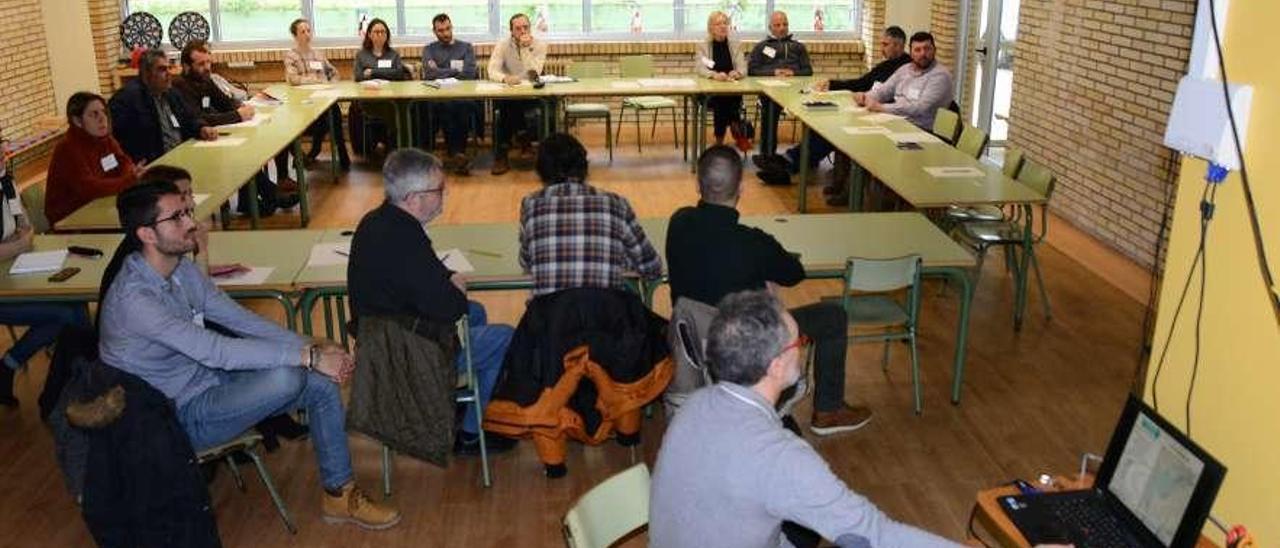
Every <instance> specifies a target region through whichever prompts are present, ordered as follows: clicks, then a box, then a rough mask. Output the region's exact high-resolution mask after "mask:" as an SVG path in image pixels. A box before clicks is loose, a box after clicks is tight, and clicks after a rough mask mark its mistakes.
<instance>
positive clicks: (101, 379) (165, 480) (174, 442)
mask: <svg viewBox="0 0 1280 548" xmlns="http://www.w3.org/2000/svg"><path fill="white" fill-rule="evenodd" d="M86 373H87V375H86V379H85V382H84V383H83V384H82V385H80V386H69V387H68V390H72V389H79V390H81V393H80V396H79V397H78V398H77V400H78V401H79V402H81V404H83V402H85V401H86V400H87V401H89V402H92V403H91V404H90V405H92V404H98V403H100V402H103V401H109V398H96V396H98V395H101V394H105V393H107V392H109V391H111V390H113V389H114V387H116V386H119V387H121V388H123V390H124V405H123V409H122V412H120V411H121V410H120V409H119V406H118V405H117V406H115V408H116V409H115V410H114V411H115V412H114V413H109V414H100V415H98V416H107V417H110V416H112V415H114V414H115V413H118V416H117V417H115V418H114V420H110V419H108V420H106V421H103V422H106V424H103V425H100V426H98V427H96V428H89V429H85V430H84V431H85V432H87V433H88V436H89V458H88V467H87V469H86V471H85V478H84V503H83V507H82V508H81V511H82V513H83V515H84V520H85V523H86V524H87V525H88V526H89V532H90V533H92V534H93V538H94V540H95V541H97V543H98V545H99V546H102V547H104V548H115V547H121V548H135V547H143V546H147V547H150V546H184V547H191V548H205V547H219V546H221V545H222V543H221V541H220V540H219V539H218V527H217V524H216V523H215V522H214V518H213V511H212V509H211V507H210V499H209V490H208V488H206V487H205V482H204V477H203V476H201V474H200V466H199V465H198V464H197V463H196V455H195V452H194V451H193V450H192V448H191V442H190V441H189V440H188V439H187V434H186V432H185V431H184V430H183V429H182V424H180V423H179V422H178V417H177V414H176V410H175V409H174V406H173V402H172V401H171V400H169V398H167V397H165V395H164V394H163V393H161V392H160V391H159V390H156V389H155V388H153V387H152V386H151V385H150V384H147V382H146V381H144V380H142V379H141V378H138V377H136V376H134V375H131V374H129V373H126V372H124V371H121V370H119V369H116V368H113V367H110V366H107V365H105V364H103V363H101V362H97V363H95V364H93V365H92V366H90V368H89V371H87V372H86ZM95 398H96V399H95ZM69 415H70V413H69ZM77 422H78V421H76V420H73V421H72V423H73V424H76V423H77Z"/></svg>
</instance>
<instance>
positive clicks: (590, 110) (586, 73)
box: [564, 61, 639, 163]
mask: <svg viewBox="0 0 1280 548" xmlns="http://www.w3.org/2000/svg"><path fill="white" fill-rule="evenodd" d="M565 73H566V75H567V76H569V77H571V78H575V79H580V78H604V63H602V62H600V61H574V62H573V64H571V65H569V66H568V68H566V69H565ZM637 115H638V113H637ZM586 118H604V143H605V146H606V147H608V149H609V162H610V163H612V162H613V113H612V112H610V111H609V105H607V104H605V103H571V102H567V101H566V102H565V105H564V126H565V130H566V131H567V130H568V129H569V122H570V121H571V120H580V119H586ZM636 123H637V127H639V125H638V124H639V122H636Z"/></svg>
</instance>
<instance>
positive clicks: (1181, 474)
mask: <svg viewBox="0 0 1280 548" xmlns="http://www.w3.org/2000/svg"><path fill="white" fill-rule="evenodd" d="M1226 473H1227V469H1226V468H1225V467H1224V466H1222V464H1221V463H1219V462H1218V461H1217V460H1215V459H1214V458H1213V457H1212V456H1210V455H1209V454H1208V453H1206V452H1205V451H1204V450H1203V449H1201V448H1200V447H1199V446H1198V445H1196V444H1195V443H1193V442H1192V441H1191V440H1190V439H1188V438H1187V437H1186V436H1185V435H1183V434H1182V432H1179V431H1178V429H1176V428H1174V427H1173V426H1172V425H1171V424H1169V422H1168V421H1166V420H1164V419H1163V418H1162V417H1160V416H1159V415H1157V414H1156V413H1155V411H1153V410H1152V409H1151V408H1150V407H1147V405H1146V404H1144V403H1142V402H1141V401H1139V400H1138V399H1137V398H1134V397H1132V396H1130V397H1129V401H1128V402H1127V403H1126V404H1125V406H1124V413H1123V414H1121V415H1120V422H1119V424H1117V425H1116V430H1115V432H1114V433H1113V434H1112V435H1111V443H1110V444H1109V445H1108V446H1107V455H1106V457H1104V458H1103V461H1102V466H1101V467H1100V468H1099V469H1098V475H1097V479H1096V480H1095V482H1094V485H1093V487H1092V488H1091V489H1086V490H1080V491H1060V492H1054V493H1031V494H1022V495H1013V496H1004V497H1000V498H999V503H1000V507H1001V508H1003V509H1004V512H1005V514H1007V515H1008V516H1009V519H1010V520H1011V521H1013V524H1014V525H1015V526H1017V528H1018V530H1019V531H1021V532H1022V534H1023V536H1025V537H1026V539H1027V542H1029V543H1031V545H1033V546H1034V545H1036V544H1068V543H1069V544H1074V545H1075V546H1076V547H1077V548H1088V547H1097V548H1111V547H1117V548H1119V547H1126V548H1127V547H1144V548H1145V547H1152V548H1154V547H1161V548H1191V547H1193V546H1195V544H1196V541H1197V540H1198V539H1199V537H1200V529H1201V528H1203V527H1204V522H1205V519H1206V518H1208V516H1209V509H1210V508H1211V507H1212V506H1213V499H1214V497H1216V496H1217V494H1218V488H1219V487H1221V486H1222V479H1223V477H1224V476H1226Z"/></svg>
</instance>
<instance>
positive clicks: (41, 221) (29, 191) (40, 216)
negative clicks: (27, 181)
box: [22, 183, 49, 234]
mask: <svg viewBox="0 0 1280 548" xmlns="http://www.w3.org/2000/svg"><path fill="white" fill-rule="evenodd" d="M22 205H23V207H24V209H26V210H27V220H28V221H31V228H33V229H35V231H36V234H45V233H48V232H49V219H48V217H45V216H44V183H36V184H33V185H28V186H27V188H24V189H22Z"/></svg>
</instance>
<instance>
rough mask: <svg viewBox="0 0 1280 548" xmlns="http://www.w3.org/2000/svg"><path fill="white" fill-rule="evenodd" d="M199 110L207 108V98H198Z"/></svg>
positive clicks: (206, 96)
mask: <svg viewBox="0 0 1280 548" xmlns="http://www.w3.org/2000/svg"><path fill="white" fill-rule="evenodd" d="M200 108H209V96H208V95H205V96H204V97H201V98H200Z"/></svg>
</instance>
